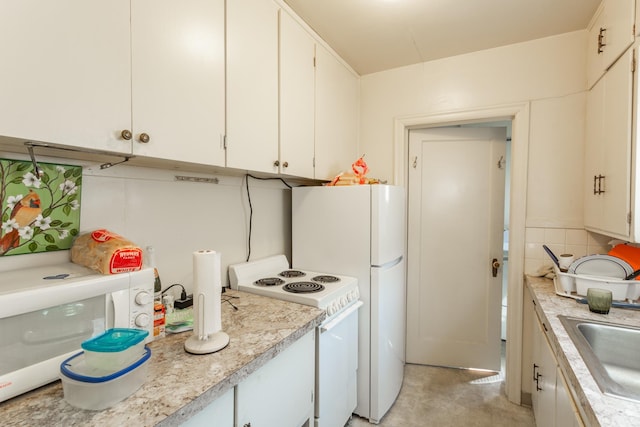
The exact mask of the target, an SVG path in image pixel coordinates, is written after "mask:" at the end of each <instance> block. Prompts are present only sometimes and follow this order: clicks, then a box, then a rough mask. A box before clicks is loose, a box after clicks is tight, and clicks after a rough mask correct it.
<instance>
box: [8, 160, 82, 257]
mask: <svg viewBox="0 0 640 427" xmlns="http://www.w3.org/2000/svg"><path fill="white" fill-rule="evenodd" d="M81 195H82V167H81V166H73V165H64V164H56V163H46V162H39V163H38V164H37V165H36V164H35V158H34V159H32V161H31V162H30V161H27V160H15V159H2V158H0V258H2V257H6V256H12V255H26V254H34V253H38V252H52V251H61V250H65V249H69V248H71V246H72V244H73V240H74V238H75V237H76V236H77V235H78V232H79V229H80V199H81Z"/></svg>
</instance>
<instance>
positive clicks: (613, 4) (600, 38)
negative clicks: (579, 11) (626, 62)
mask: <svg viewBox="0 0 640 427" xmlns="http://www.w3.org/2000/svg"><path fill="white" fill-rule="evenodd" d="M634 10H635V0H604V2H603V3H602V5H601V6H600V8H599V9H598V11H597V12H596V15H595V17H594V20H593V21H592V25H591V26H590V27H589V28H588V35H587V37H588V40H587V87H589V88H590V87H592V86H593V84H594V83H595V82H596V81H597V80H598V79H599V78H600V77H601V76H602V74H603V73H604V72H605V70H607V69H608V68H609V67H610V66H611V64H613V63H614V62H615V61H616V60H617V59H618V58H619V57H620V55H622V54H623V52H624V51H625V50H626V49H627V48H628V47H629V46H631V44H632V43H633V39H634V20H635V13H634Z"/></svg>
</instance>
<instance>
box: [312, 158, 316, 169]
mask: <svg viewBox="0 0 640 427" xmlns="http://www.w3.org/2000/svg"><path fill="white" fill-rule="evenodd" d="M313 167H314V168H315V167H316V158H315V157H314V158H313Z"/></svg>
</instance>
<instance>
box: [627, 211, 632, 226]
mask: <svg viewBox="0 0 640 427" xmlns="http://www.w3.org/2000/svg"><path fill="white" fill-rule="evenodd" d="M631 214H632V212H629V213H628V214H627V224H629V225H631V218H632V215H631Z"/></svg>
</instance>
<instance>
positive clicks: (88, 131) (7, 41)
mask: <svg viewBox="0 0 640 427" xmlns="http://www.w3.org/2000/svg"><path fill="white" fill-rule="evenodd" d="M0 39H1V40H3V42H2V43H0V57H2V66H0V93H1V94H2V96H0V117H2V119H1V120H0V135H2V136H9V137H16V138H21V139H26V140H33V141H44V142H50V143H56V144H63V145H67V146H74V147H86V148H91V149H99V150H109V151H115V152H125V153H128V152H130V150H131V143H130V142H128V141H123V140H121V139H119V134H120V130H122V129H129V128H130V126H131V83H130V54H129V45H130V40H129V0H111V1H95V0H92V1H88V0H58V1H55V2H49V1H38V0H20V1H3V2H2V4H0Z"/></svg>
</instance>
